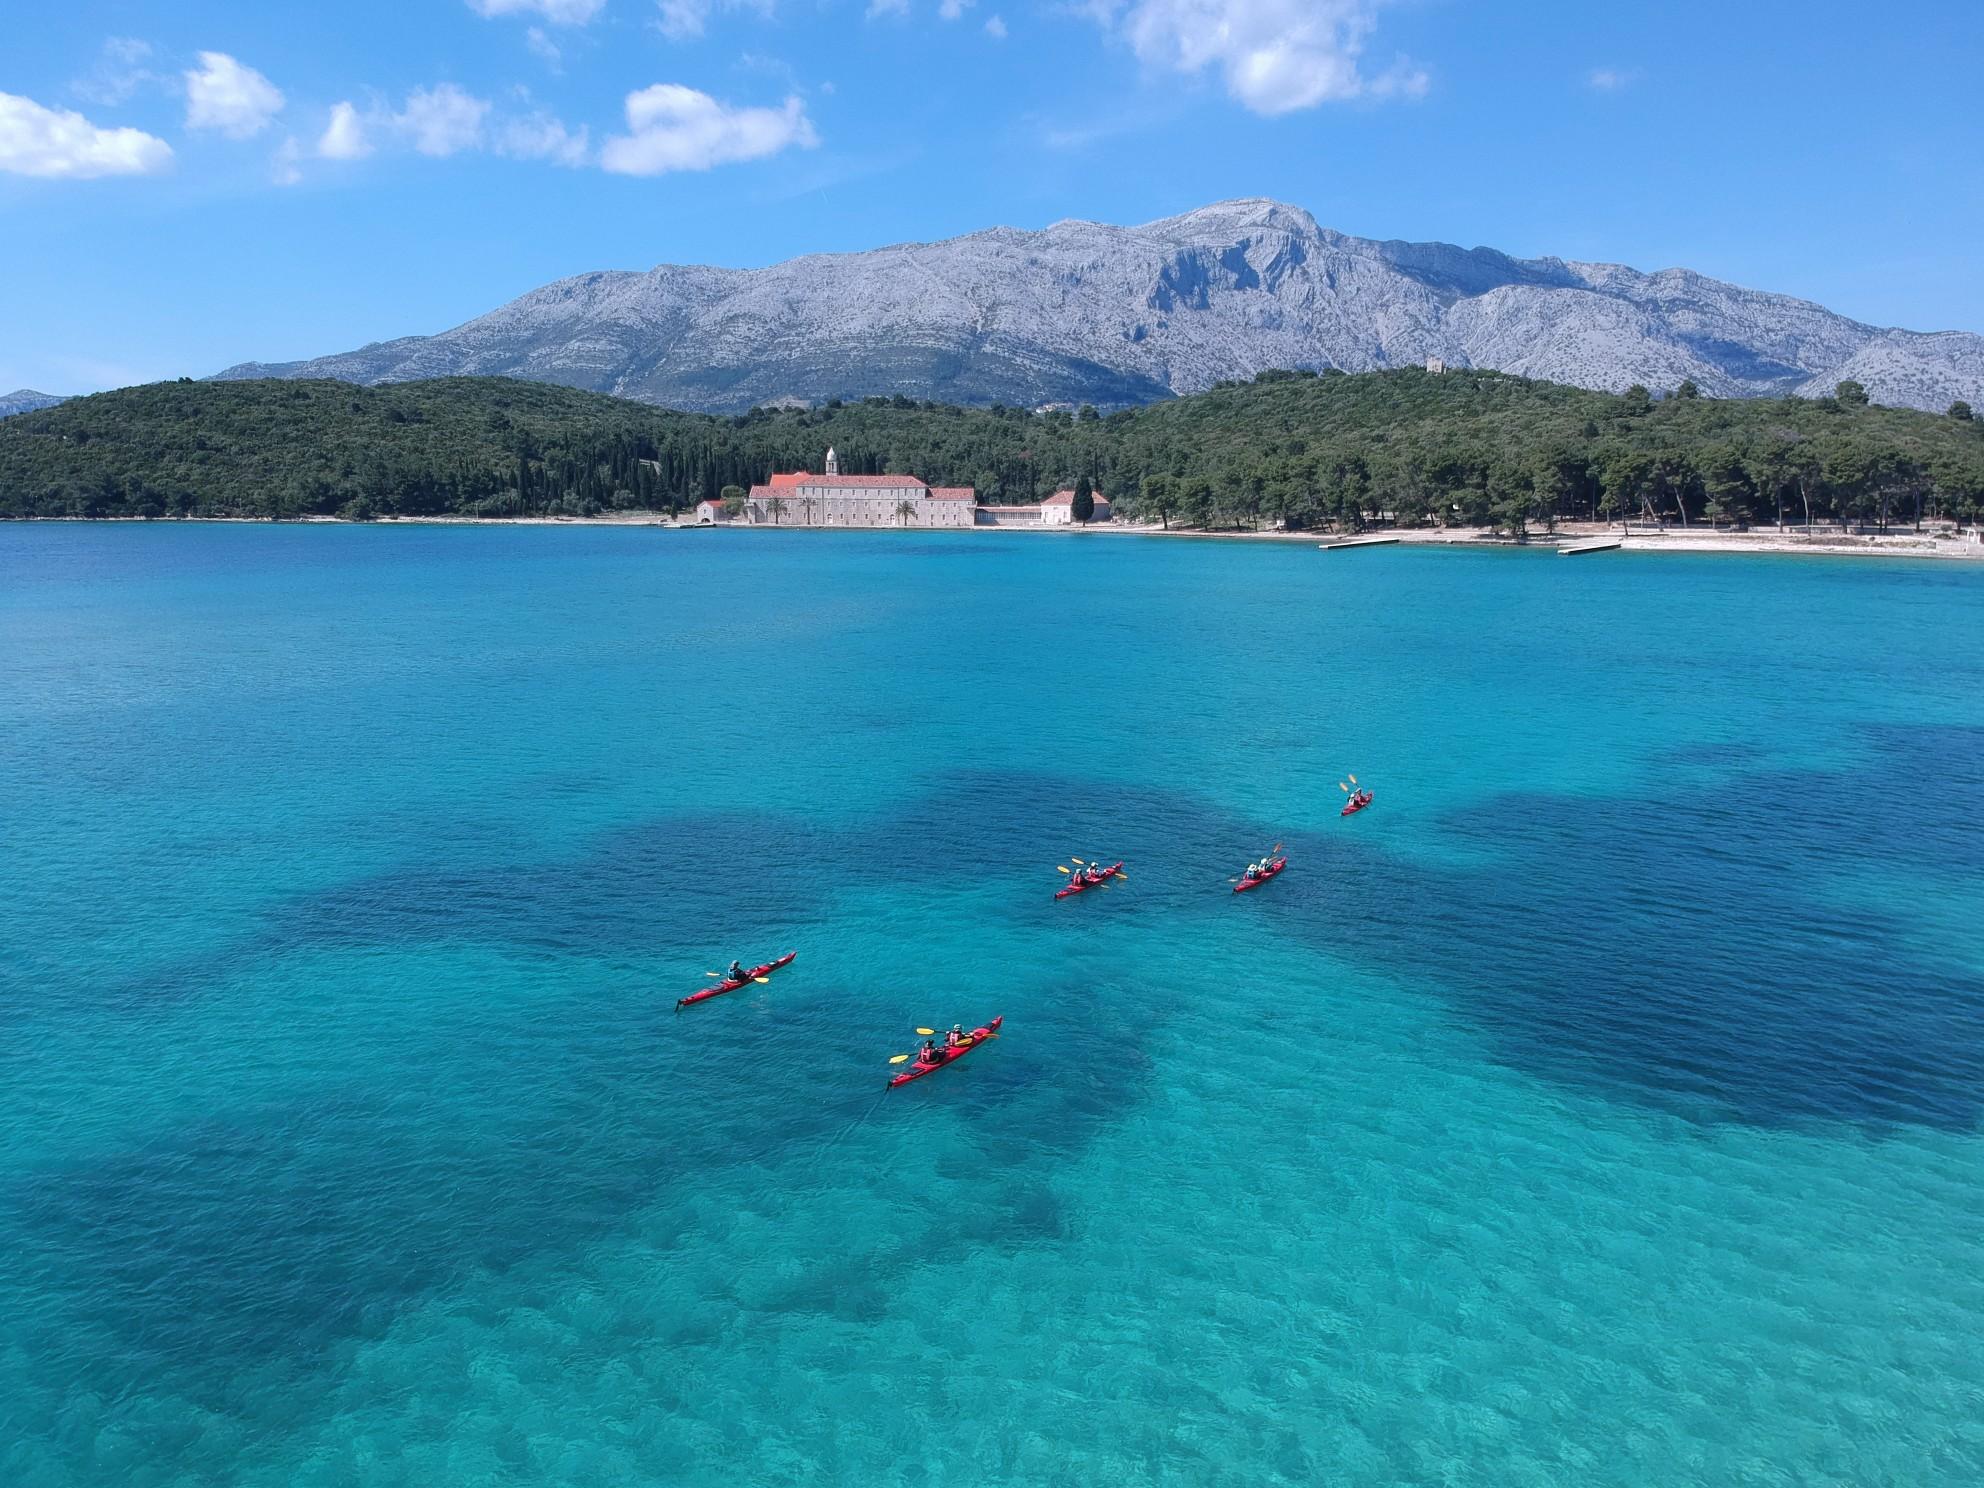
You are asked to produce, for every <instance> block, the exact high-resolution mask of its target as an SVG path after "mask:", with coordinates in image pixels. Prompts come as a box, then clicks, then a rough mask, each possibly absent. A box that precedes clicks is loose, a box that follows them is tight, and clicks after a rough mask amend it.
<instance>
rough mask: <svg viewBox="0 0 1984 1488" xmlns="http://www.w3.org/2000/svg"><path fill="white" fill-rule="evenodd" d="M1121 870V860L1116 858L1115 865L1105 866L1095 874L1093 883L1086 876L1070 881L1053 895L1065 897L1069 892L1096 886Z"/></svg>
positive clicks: (1076, 892) (1106, 881)
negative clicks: (1111, 866)
mask: <svg viewBox="0 0 1984 1488" xmlns="http://www.w3.org/2000/svg"><path fill="white" fill-rule="evenodd" d="M1122 871H1123V864H1122V862H1121V860H1118V861H1117V863H1116V866H1115V867H1113V868H1105V869H1103V870H1102V872H1100V873H1098V874H1097V875H1096V876H1095V880H1094V882H1093V883H1091V882H1090V881H1089V880H1088V879H1086V878H1083V879H1081V880H1079V881H1075V882H1070V883H1069V885H1068V886H1067V887H1066V888H1065V889H1063V890H1061V892H1060V893H1058V894H1056V895H1055V896H1054V897H1055V898H1056V899H1065V898H1067V897H1068V896H1069V895H1070V894H1079V893H1080V892H1081V891H1082V890H1083V889H1092V888H1094V887H1095V886H1096V884H1106V883H1108V882H1109V880H1110V879H1112V878H1114V877H1115V876H1116V875H1117V874H1119V873H1121V872H1122Z"/></svg>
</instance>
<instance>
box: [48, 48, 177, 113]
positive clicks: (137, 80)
mask: <svg viewBox="0 0 1984 1488" xmlns="http://www.w3.org/2000/svg"><path fill="white" fill-rule="evenodd" d="M151 55H152V44H151V43H150V42H149V41H139V40H138V39H137V38H136V37H134V36H113V37H111V38H110V39H109V40H107V41H105V42H104V44H103V50H102V52H101V53H100V54H98V56H97V59H96V66H94V67H92V68H91V69H90V72H89V76H87V77H83V78H78V79H77V80H76V81H75V82H73V83H71V84H70V85H69V86H70V89H71V91H73V92H74V93H75V94H76V96H77V97H79V98H84V99H87V100H89V102H91V103H102V104H113V103H122V102H123V101H124V100H125V99H127V98H129V97H130V96H131V95H132V94H133V93H135V92H137V91H138V89H139V88H141V87H143V86H144V85H145V84H146V83H155V82H157V81H158V80H159V76H158V74H157V73H155V72H153V71H152V70H151V69H150V68H148V67H146V66H145V65H144V64H145V63H146V62H147V61H149V60H150V59H151Z"/></svg>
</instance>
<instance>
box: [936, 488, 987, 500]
mask: <svg viewBox="0 0 1984 1488" xmlns="http://www.w3.org/2000/svg"><path fill="white" fill-rule="evenodd" d="M930 499H931V500H932V501H976V500H977V499H978V492H977V490H976V489H975V488H974V487H971V486H932V487H931V488H930Z"/></svg>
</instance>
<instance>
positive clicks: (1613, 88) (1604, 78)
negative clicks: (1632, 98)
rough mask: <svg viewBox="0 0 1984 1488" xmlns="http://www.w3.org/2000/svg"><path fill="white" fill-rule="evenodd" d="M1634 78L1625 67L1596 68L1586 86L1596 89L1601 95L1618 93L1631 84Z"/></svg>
mask: <svg viewBox="0 0 1984 1488" xmlns="http://www.w3.org/2000/svg"><path fill="white" fill-rule="evenodd" d="M1633 76H1634V75H1633V73H1631V72H1630V71H1628V70H1627V69H1625V68H1623V67H1594V68H1593V69H1592V70H1591V75H1590V76H1589V77H1587V78H1586V79H1585V86H1587V87H1590V88H1596V89H1597V90H1598V91H1599V92H1600V93H1616V92H1618V91H1619V89H1621V88H1623V87H1625V86H1626V84H1628V83H1630V82H1631V81H1632V80H1633Z"/></svg>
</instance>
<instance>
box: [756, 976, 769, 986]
mask: <svg viewBox="0 0 1984 1488" xmlns="http://www.w3.org/2000/svg"><path fill="white" fill-rule="evenodd" d="M751 980H752V981H754V982H763V983H764V984H765V985H766V986H767V987H769V986H770V985H771V984H772V979H771V978H770V977H752V978H751Z"/></svg>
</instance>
